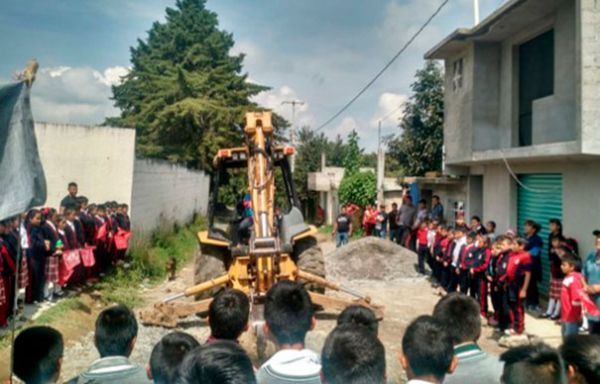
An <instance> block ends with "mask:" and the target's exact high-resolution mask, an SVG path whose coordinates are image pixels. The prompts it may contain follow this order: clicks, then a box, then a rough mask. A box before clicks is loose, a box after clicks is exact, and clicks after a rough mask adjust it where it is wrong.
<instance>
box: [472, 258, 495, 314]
mask: <svg viewBox="0 0 600 384" xmlns="http://www.w3.org/2000/svg"><path fill="white" fill-rule="evenodd" d="M491 259H492V251H491V250H490V249H489V248H487V247H485V248H478V249H477V252H476V257H475V261H474V263H473V267H472V268H473V274H472V275H471V289H472V290H473V291H475V292H477V295H476V297H477V300H478V301H479V309H480V313H481V315H482V316H483V317H485V318H487V316H488V299H487V296H488V285H489V284H488V283H489V282H488V279H487V276H486V272H487V271H488V268H489V266H490V261H491Z"/></svg>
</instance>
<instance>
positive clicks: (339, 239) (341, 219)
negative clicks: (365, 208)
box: [331, 206, 352, 248]
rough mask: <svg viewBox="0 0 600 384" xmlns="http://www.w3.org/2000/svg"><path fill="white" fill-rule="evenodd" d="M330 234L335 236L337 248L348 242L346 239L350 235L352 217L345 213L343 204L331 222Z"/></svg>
mask: <svg viewBox="0 0 600 384" xmlns="http://www.w3.org/2000/svg"><path fill="white" fill-rule="evenodd" d="M331 235H332V236H336V238H335V243H336V246H337V247H338V248H339V247H341V246H342V245H346V244H348V239H349V238H350V236H352V218H351V217H350V216H348V214H347V213H346V207H345V206H342V208H341V211H340V214H339V215H338V217H337V219H335V223H333V232H332V233H331Z"/></svg>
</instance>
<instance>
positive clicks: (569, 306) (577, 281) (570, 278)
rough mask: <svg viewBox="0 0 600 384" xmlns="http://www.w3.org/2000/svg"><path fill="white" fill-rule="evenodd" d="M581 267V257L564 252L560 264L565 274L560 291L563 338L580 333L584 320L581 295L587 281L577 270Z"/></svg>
mask: <svg viewBox="0 0 600 384" xmlns="http://www.w3.org/2000/svg"><path fill="white" fill-rule="evenodd" d="M580 268H581V260H580V259H579V257H577V256H575V255H574V254H573V253H571V252H564V253H563V255H562V256H561V264H560V269H561V270H562V272H563V273H564V274H565V278H564V279H563V284H562V289H561V291H560V307H561V311H560V323H561V333H562V336H563V338H566V337H567V336H570V335H576V334H578V333H579V326H580V324H581V321H582V320H583V315H582V311H581V300H582V297H581V296H582V293H583V290H584V287H585V283H584V280H583V276H582V275H581V273H579V272H577V271H578V270H579V269H580Z"/></svg>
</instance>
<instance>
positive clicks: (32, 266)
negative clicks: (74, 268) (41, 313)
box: [28, 209, 50, 303]
mask: <svg viewBox="0 0 600 384" xmlns="http://www.w3.org/2000/svg"><path fill="white" fill-rule="evenodd" d="M28 217H29V220H28V222H29V242H30V248H29V255H28V258H29V270H30V271H31V277H32V279H31V295H30V297H29V299H30V302H33V303H35V302H38V303H41V302H42V301H44V284H45V280H46V254H47V252H48V251H49V250H50V241H49V240H47V239H46V238H45V237H44V231H43V228H42V212H41V211H39V210H37V209H33V210H31V211H30V213H29V216H28Z"/></svg>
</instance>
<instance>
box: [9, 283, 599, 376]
mask: <svg viewBox="0 0 600 384" xmlns="http://www.w3.org/2000/svg"><path fill="white" fill-rule="evenodd" d="M249 313H250V303H249V301H248V298H247V296H246V295H245V294H244V293H243V292H240V291H237V290H234V289H225V290H223V291H221V292H220V293H219V294H217V295H216V296H215V298H214V300H213V301H212V302H211V304H210V308H209V315H208V323H209V325H210V330H211V335H210V337H209V338H208V339H207V340H205V341H203V342H202V343H200V342H199V341H198V340H196V339H194V338H193V337H192V336H191V335H189V334H187V333H184V332H179V331H177V332H172V333H170V334H168V335H166V336H164V337H163V338H162V339H161V340H160V341H159V342H158V343H157V344H156V345H155V346H154V347H153V350H152V352H151V354H150V356H148V360H147V361H148V363H147V367H141V366H138V365H135V364H133V363H131V362H130V360H129V356H130V355H131V353H132V351H133V349H134V348H135V342H136V336H137V332H138V325H137V321H136V319H135V316H134V314H133V313H132V312H131V311H130V310H129V309H128V308H127V307H125V306H123V305H116V306H113V307H109V308H107V309H105V310H104V311H103V312H102V313H100V315H99V316H98V319H97V321H96V328H95V336H94V344H95V347H96V348H97V350H98V352H99V354H100V358H99V359H98V360H96V361H94V362H93V363H92V364H91V365H90V367H89V368H88V369H87V370H85V371H84V372H81V373H80V374H78V375H77V376H76V377H74V378H72V379H71V380H69V381H68V383H70V384H83V383H90V384H91V383H96V384H103V383H123V384H133V383H136V384H141V383H152V382H153V383H157V384H163V383H164V384H172V383H181V384H192V383H194V384H197V383H199V384H255V383H258V384H288V383H290V384H291V383H305V384H321V383H326V384H384V383H386V382H387V375H388V373H390V372H389V370H390V368H389V367H386V350H385V347H384V345H383V343H382V342H381V340H380V338H379V329H378V327H379V325H378V321H377V318H376V317H375V315H374V314H373V312H372V311H371V310H370V309H368V308H366V307H362V306H358V305H356V306H351V307H348V308H347V309H346V310H344V311H343V312H342V313H341V314H340V315H339V317H338V319H337V326H336V327H335V328H334V329H333V330H332V331H331V333H330V334H329V335H328V336H327V338H326V340H325V343H324V346H323V348H322V350H321V351H320V353H317V352H315V351H312V350H310V349H307V348H306V346H305V338H306V335H307V333H308V332H310V331H311V330H312V329H313V328H314V327H315V324H316V320H315V316H314V306H313V303H312V302H311V298H310V296H309V294H308V292H307V291H306V289H305V288H304V287H303V286H302V285H301V284H299V283H296V282H292V281H281V282H279V283H277V284H275V285H274V286H273V287H272V288H271V289H270V290H269V291H268V293H267V296H266V301H265V305H264V317H265V323H264V325H263V332H264V333H265V335H267V337H269V338H270V339H271V340H272V341H273V342H274V343H275V345H276V347H277V352H276V353H275V354H274V355H273V356H271V357H270V358H269V359H268V360H267V361H266V362H265V363H264V364H263V365H262V366H261V367H260V368H258V369H255V368H254V366H253V364H252V362H251V360H250V358H249V356H248V354H247V353H246V351H245V350H244V349H243V348H242V347H241V346H240V344H239V343H238V338H239V337H240V336H241V335H242V333H243V332H246V331H247V330H248V329H249ZM480 335H481V317H480V308H479V304H478V303H477V301H476V300H474V299H473V298H471V297H469V296H467V295H463V294H460V293H451V294H449V295H447V296H445V297H442V298H441V299H440V300H439V302H438V303H437V304H436V306H435V308H434V310H433V313H432V315H423V316H419V317H417V318H416V319H414V320H413V321H412V322H411V323H410V324H409V325H408V327H407V328H406V330H405V332H404V335H403V337H402V341H401V345H400V346H399V347H401V350H402V352H401V353H400V354H399V356H398V359H399V362H400V365H401V366H402V367H403V369H404V372H405V373H406V376H407V378H408V380H409V381H408V383H409V384H427V383H451V384H452V383H461V384H475V383H491V384H494V383H501V382H502V383H506V384H530V383H536V384H567V383H570V384H571V383H572V384H592V383H598V382H600V336H598V335H571V336H568V337H566V338H565V339H564V342H563V344H562V346H561V347H560V348H559V349H558V350H557V349H553V348H551V347H550V346H548V345H546V344H543V343H537V344H530V345H526V346H521V347H516V348H512V349H509V350H507V351H506V352H504V353H503V354H502V355H501V356H500V357H497V356H493V355H490V354H487V353H485V352H483V351H482V350H481V349H480V348H479V346H478V344H477V341H478V339H479V338H480ZM33 345H35V346H36V348H35V351H36V353H32V346H33ZM13 351H14V362H13V372H14V375H15V376H16V377H17V378H18V379H20V380H22V381H23V382H25V383H26V384H42V383H43V384H45V383H54V382H56V381H57V380H58V378H59V376H60V371H61V365H62V359H63V352H64V343H63V339H62V336H61V334H60V333H59V332H58V331H56V330H55V329H52V328H49V327H32V328H28V329H25V330H24V331H23V332H21V333H20V334H19V335H18V336H17V338H16V340H15V343H14V348H13ZM388 353H390V351H388ZM144 368H145V369H144Z"/></svg>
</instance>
